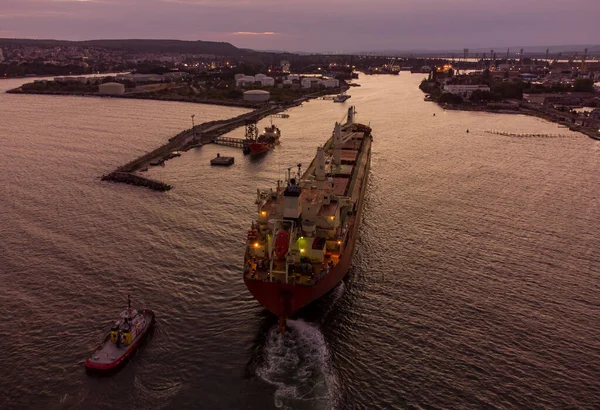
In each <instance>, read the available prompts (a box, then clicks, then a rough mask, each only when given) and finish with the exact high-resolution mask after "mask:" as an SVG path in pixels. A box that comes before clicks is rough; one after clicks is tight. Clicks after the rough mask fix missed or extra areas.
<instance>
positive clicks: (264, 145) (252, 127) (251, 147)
mask: <svg viewBox="0 0 600 410" xmlns="http://www.w3.org/2000/svg"><path fill="white" fill-rule="evenodd" d="M257 134H258V131H257V129H256V124H247V125H246V139H247V141H248V143H247V146H248V153H249V154H250V155H252V156H255V155H260V154H263V153H265V152H267V151H268V150H270V149H271V148H273V147H274V146H275V145H277V144H279V137H280V136H281V131H280V130H279V128H277V127H276V126H275V125H273V122H271V125H270V126H269V127H265V130H264V132H262V133H261V134H260V135H257Z"/></svg>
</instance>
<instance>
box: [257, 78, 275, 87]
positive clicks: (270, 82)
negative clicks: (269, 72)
mask: <svg viewBox="0 0 600 410" xmlns="http://www.w3.org/2000/svg"><path fill="white" fill-rule="evenodd" d="M260 83H261V84H262V86H263V87H273V86H274V85H275V79H274V78H273V77H263V78H261V80H260Z"/></svg>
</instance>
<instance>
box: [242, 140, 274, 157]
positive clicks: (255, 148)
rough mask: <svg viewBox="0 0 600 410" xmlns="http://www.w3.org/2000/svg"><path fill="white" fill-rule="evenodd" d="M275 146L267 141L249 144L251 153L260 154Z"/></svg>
mask: <svg viewBox="0 0 600 410" xmlns="http://www.w3.org/2000/svg"><path fill="white" fill-rule="evenodd" d="M273 147H274V144H269V143H266V142H251V143H249V144H248V148H250V155H259V154H262V153H264V152H267V151H268V150H270V149H271V148H273Z"/></svg>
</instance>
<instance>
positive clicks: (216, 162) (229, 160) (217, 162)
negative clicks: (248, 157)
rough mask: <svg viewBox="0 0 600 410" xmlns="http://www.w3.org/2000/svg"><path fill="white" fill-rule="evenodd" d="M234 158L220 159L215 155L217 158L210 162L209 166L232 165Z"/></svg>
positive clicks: (219, 156)
mask: <svg viewBox="0 0 600 410" xmlns="http://www.w3.org/2000/svg"><path fill="white" fill-rule="evenodd" d="M233 161H234V158H233V157H222V156H221V154H217V156H216V157H215V158H213V159H211V160H210V165H223V166H229V165H233Z"/></svg>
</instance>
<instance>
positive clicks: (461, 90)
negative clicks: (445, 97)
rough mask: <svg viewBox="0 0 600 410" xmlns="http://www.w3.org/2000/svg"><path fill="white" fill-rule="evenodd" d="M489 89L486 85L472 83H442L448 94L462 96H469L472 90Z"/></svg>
mask: <svg viewBox="0 0 600 410" xmlns="http://www.w3.org/2000/svg"><path fill="white" fill-rule="evenodd" d="M476 90H479V91H490V87H488V86H487V85H473V84H446V85H444V92H445V93H450V94H457V95H462V96H464V97H470V96H471V94H473V91H476Z"/></svg>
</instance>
